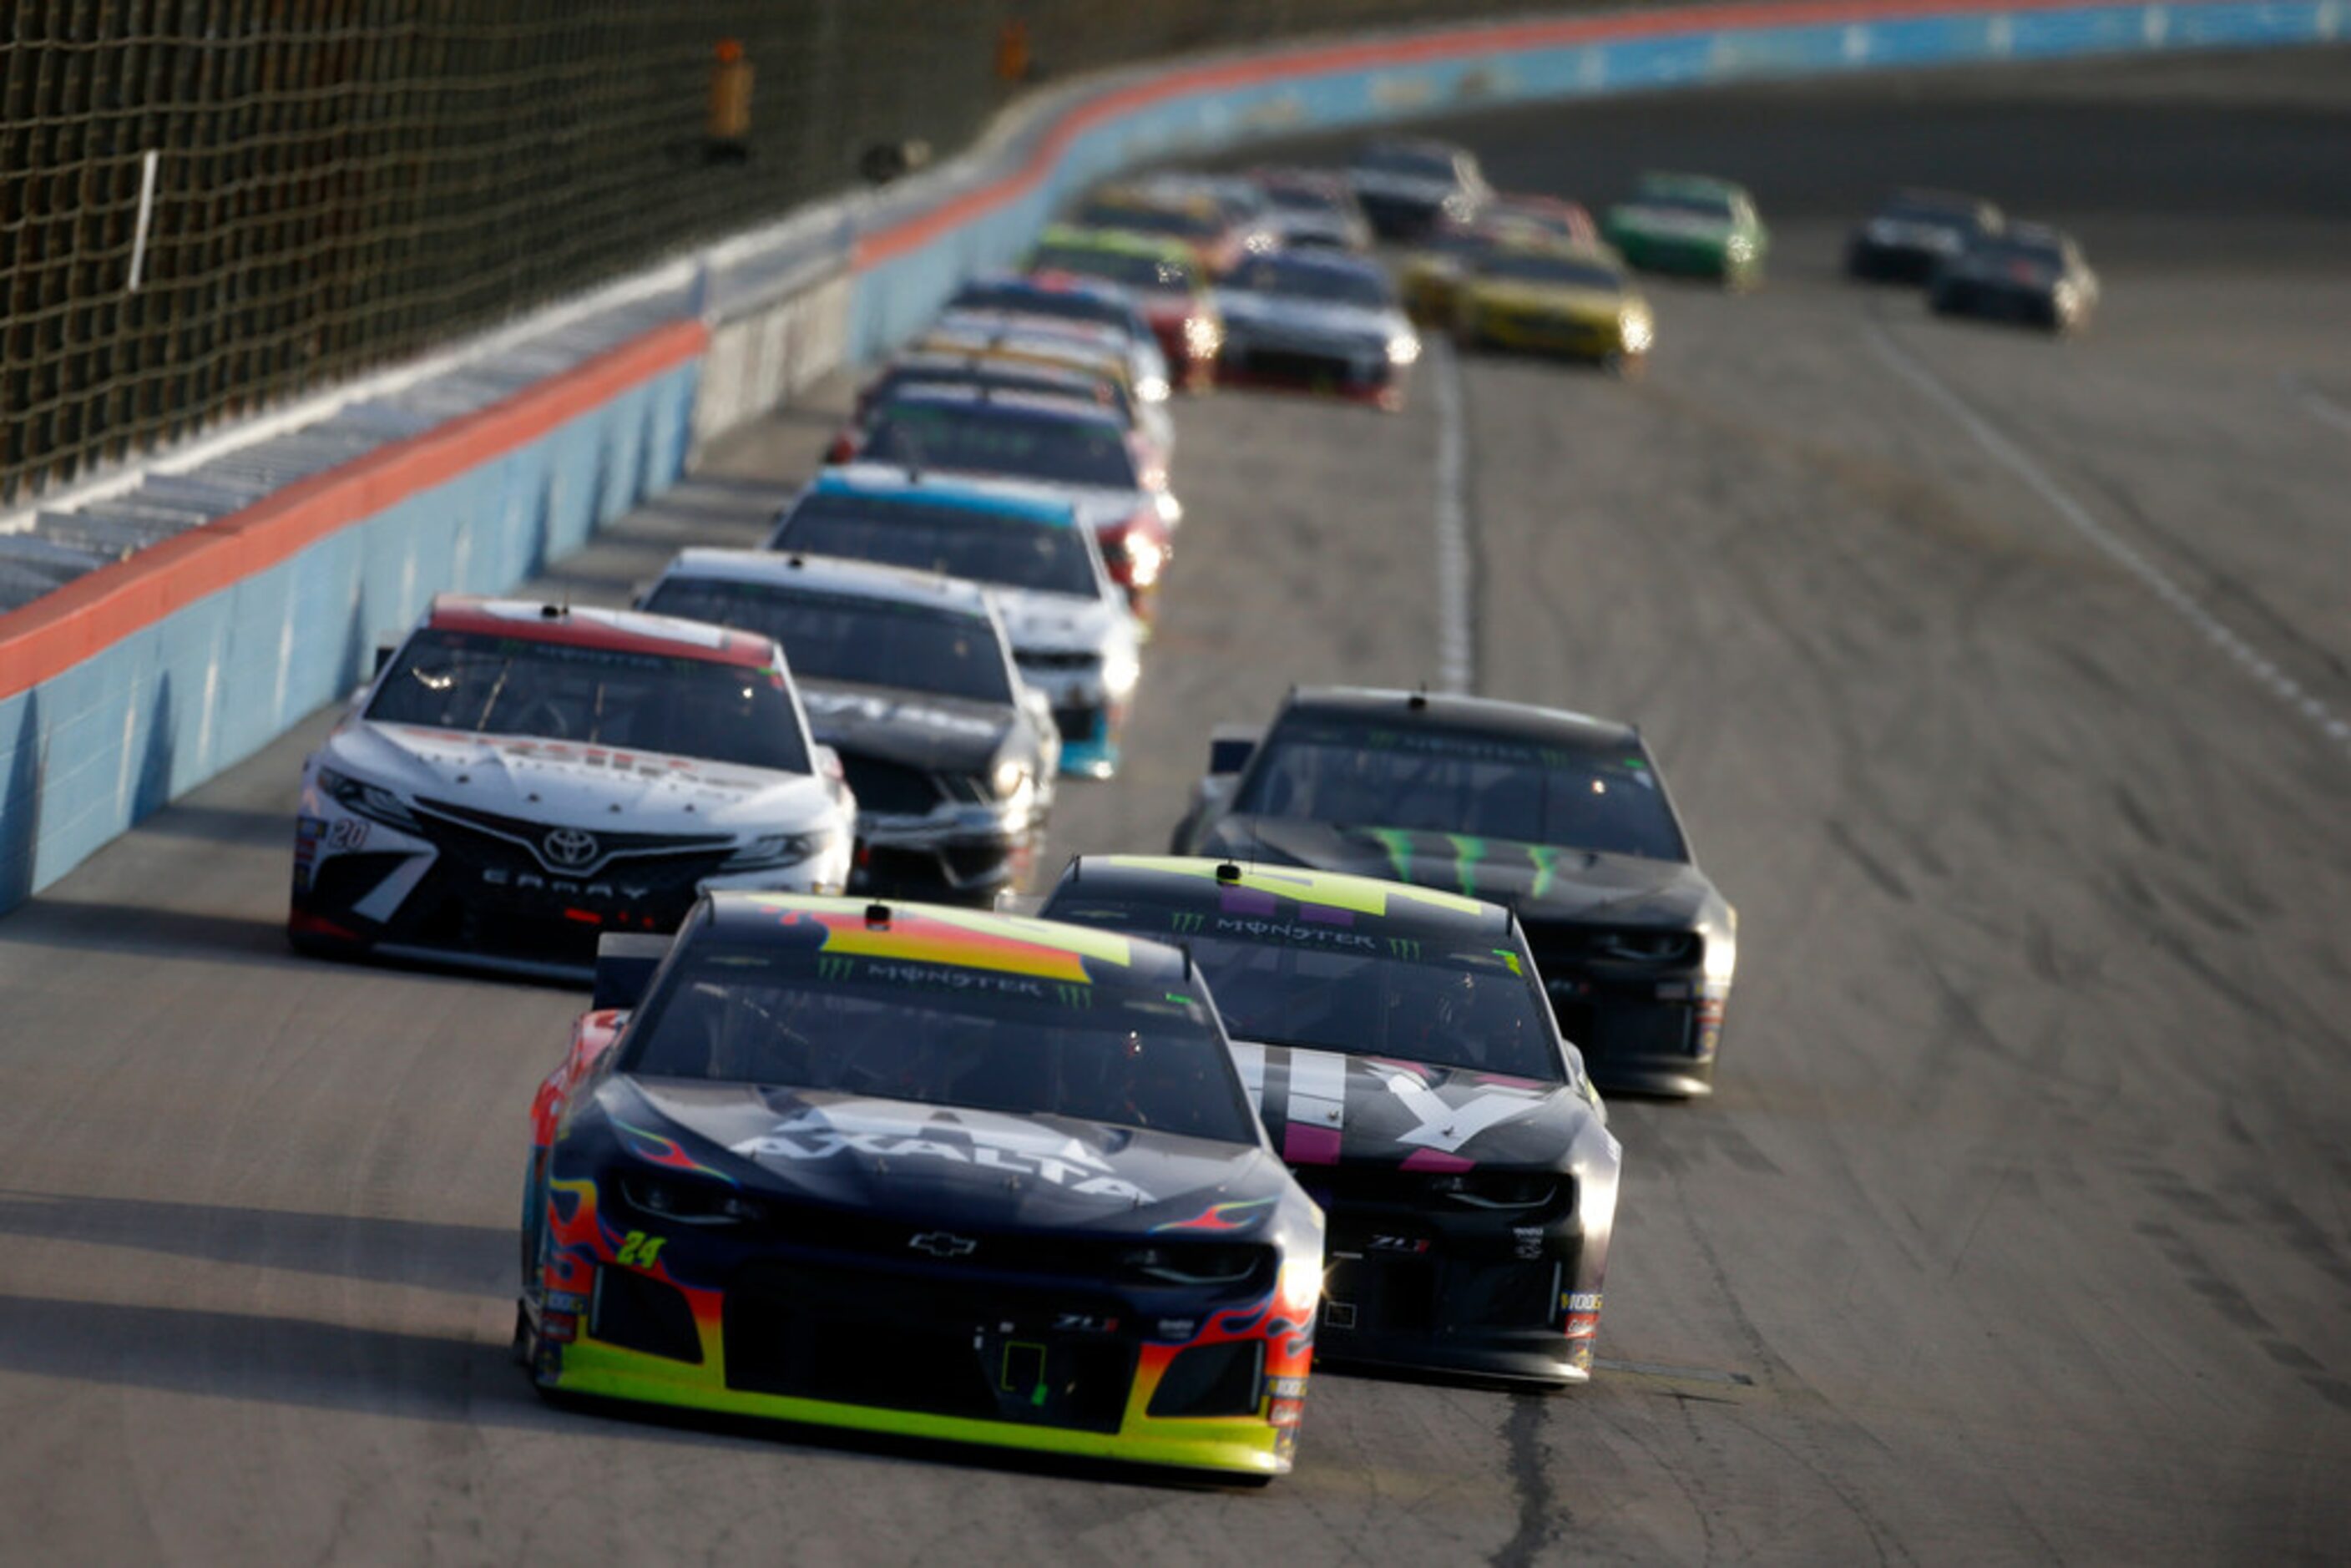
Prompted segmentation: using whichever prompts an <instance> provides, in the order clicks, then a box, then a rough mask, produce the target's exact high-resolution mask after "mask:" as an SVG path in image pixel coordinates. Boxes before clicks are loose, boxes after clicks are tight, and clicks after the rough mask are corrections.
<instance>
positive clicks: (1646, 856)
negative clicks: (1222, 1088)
mask: <svg viewBox="0 0 2351 1568" xmlns="http://www.w3.org/2000/svg"><path fill="white" fill-rule="evenodd" d="M1174 846H1175V852H1177V853H1179V854H1207V855H1226V856H1233V857H1238V858H1240V859H1244V860H1247V861H1249V862H1251V863H1253V864H1257V865H1302V866H1312V867H1316V868H1318V869H1322V870H1327V871H1345V872H1353V873H1360V874H1364V875H1371V876H1384V877H1392V878H1394V879H1395V880H1396V881H1398V882H1408V883H1416V884H1417V885H1420V886H1424V887H1437V888H1443V889H1445V890H1447V891H1448V892H1453V893H1458V894H1464V895H1465V896H1468V897H1472V898H1485V899H1492V900H1494V901H1496V902H1499V903H1507V904H1510V905H1511V907H1513V908H1514V909H1515V910H1516V911H1517V912H1518V917H1519V922H1520V925H1522V926H1523V927H1524V928H1525V931H1526V936H1527V942H1528V945H1529V946H1531V948H1532V949H1533V952H1534V958H1535V964H1536V967H1538V969H1539V970H1540V971H1541V975H1542V979H1543V988H1544V990H1545V991H1546V992H1547V993H1548V994H1549V996H1550V997H1551V1001H1552V1010H1553V1011H1554V1012H1555V1013H1556V1014H1557V1015H1558V1018H1559V1023H1560V1028H1561V1029H1562V1031H1564V1032H1565V1034H1566V1036H1567V1038H1568V1039H1569V1040H1573V1041H1574V1042H1575V1044H1576V1045H1577V1046H1578V1047H1579V1048H1580V1050H1581V1051H1582V1053H1583V1063H1584V1066H1585V1068H1586V1070H1587V1071H1590V1073H1591V1074H1592V1077H1593V1080H1594V1081H1595V1082H1598V1083H1599V1084H1600V1085H1601V1086H1602V1087H1603V1088H1621V1089H1628V1090H1633V1091H1635V1092H1643V1093H1649V1094H1659V1095H1667V1096H1675V1097H1688V1096H1693V1095H1700V1094H1707V1093H1710V1092H1712V1090H1713V1082H1714V1066H1715V1057H1716V1053H1717V1051H1718V1048H1719V1046H1720V1044H1721V1039H1722V1020H1723V1011H1724V1009H1725V1007H1726V1005H1727V1004H1728V1002H1729V996H1730V984H1731V979H1732V976H1733V973H1734V970H1735V968H1736V967H1737V964H1738V957H1739V925H1738V915H1737V914H1736V912H1735V911H1733V910H1732V908H1731V906H1730V904H1729V903H1728V902H1727V901H1726V900H1725V899H1724V898H1723V896H1722V894H1720V893H1719V892H1717V891H1716V889H1715V886H1714V883H1711V882H1709V881H1708V879H1707V876H1706V873H1703V872H1701V871H1700V870H1698V865H1697V863H1696V862H1695V861H1694V860H1693V859H1692V858H1691V854H1690V848H1689V841H1688V839H1687V836H1686V835H1685V834H1684V832H1683V831H1682V825H1681V820H1680V818H1679V817H1678V815H1677V813H1676V812H1675V810H1674V804H1673V800H1672V798H1671V797H1670V796H1668V795H1667V792H1666V787H1665V782H1664V780H1663V779H1660V778H1659V777H1658V770H1657V764H1656V758H1653V757H1651V756H1650V754H1649V749H1648V747H1646V745H1644V744H1643V743H1642V740H1641V737H1640V733H1639V732H1638V731H1637V730H1634V729H1632V728H1629V727H1626V726H1624V725H1621V724H1612V723H1609V722H1607V721H1605V720H1602V719H1596V718H1590V717H1587V716H1583V715H1582V714H1573V713H1565V712H1561V711H1558V710H1555V709H1551V708H1541V707H1531V706H1525V705H1522V704H1519V703H1505V702H1495V701H1491V700H1489V699H1485V698H1479V697H1465V696H1438V695H1430V694H1427V693H1423V692H1394V691H1375V690H1368V689H1364V688H1358V687H1322V688H1301V689H1298V690H1294V691H1292V692H1291V693H1290V697H1289V699H1288V700H1287V701H1286V702H1285V703H1284V704H1283V705H1282V707H1281V711H1280V713H1279V714H1278V715H1277V716H1275V718H1274V721H1273V725H1272V727H1271V728H1270V729H1269V730H1267V731H1266V732H1265V735H1264V737H1263V739H1262V740H1261V741H1259V740H1258V739H1257V738H1256V737H1254V736H1247V737H1244V736H1241V735H1238V734H1234V733H1231V732H1226V733H1222V734H1220V735H1219V736H1218V737H1217V740H1216V741H1215V743H1214V744H1213V745H1212V747H1211V748H1210V756H1209V776H1208V777H1207V779H1203V780H1201V782H1200V784H1199V785H1198V786H1197V788H1196V789H1195V791H1194V794H1193V799H1192V804H1191V809H1190V810H1189V811H1188V812H1187V813H1186V817H1185V819H1184V821H1182V822H1181V823H1180V824H1179V825H1178V826H1177V828H1176V830H1175V837H1174Z"/></svg>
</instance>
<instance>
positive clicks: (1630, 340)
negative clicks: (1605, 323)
mask: <svg viewBox="0 0 2351 1568" xmlns="http://www.w3.org/2000/svg"><path fill="white" fill-rule="evenodd" d="M1616 329H1617V331H1618V332H1619V333H1620V334H1621V335H1622V336H1623V339H1624V342H1625V352H1626V353H1628V354H1646V353H1647V352H1648V351H1649V343H1650V340H1651V339H1652V338H1653V337H1655V335H1656V328H1655V327H1654V326H1653V325H1652V323H1651V322H1650V320H1649V313H1648V312H1647V311H1646V310H1644V309H1642V308H1640V307H1639V306H1637V305H1627V306H1626V307H1625V308H1624V310H1623V311H1621V312H1620V313H1619V314H1618V315H1617V318H1616Z"/></svg>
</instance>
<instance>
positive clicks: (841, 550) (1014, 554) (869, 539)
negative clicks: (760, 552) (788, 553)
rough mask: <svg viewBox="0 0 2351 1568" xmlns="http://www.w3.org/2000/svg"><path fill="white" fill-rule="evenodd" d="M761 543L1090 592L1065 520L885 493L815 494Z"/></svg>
mask: <svg viewBox="0 0 2351 1568" xmlns="http://www.w3.org/2000/svg"><path fill="white" fill-rule="evenodd" d="M768 548H769V549H781V550H806V551H807V552H808V553H809V554H810V555H830V556H843V557H846V558H848V559H852V560H878V561H881V562H883V563H884V564H885V565H889V566H911V567H914V568H915V569H917V570H922V571H936V572H943V573H945V574H946V576H948V577H960V578H965V579H967V580H970V581H973V582H987V583H994V584H996V585H998V587H1003V588H1024V589H1029V590H1032V591H1037V592H1041V593H1074V594H1080V595H1082V596H1083V597H1085V598H1087V599H1092V598H1095V597H1097V595H1098V593H1099V588H1098V586H1097V583H1096V580H1095V577H1094V566H1093V562H1092V561H1091V560H1089V559H1087V558H1086V541H1085V537H1084V536H1083V535H1081V533H1079V532H1078V530H1077V528H1075V527H1074V526H1072V525H1069V524H1063V523H1055V522H1049V521H1046V520H1044V519H1042V518H1038V517H1027V516H1023V515H1021V514H1019V513H1011V512H994V511H989V510H987V509H986V508H984V507H962V506H956V505H952V504H939V503H926V502H924V501H921V500H903V499H900V498H898V497H889V496H853V495H815V496H810V497H808V498H807V499H805V500H803V501H802V502H800V504H799V506H797V507H793V508H792V511H791V515H790V516H789V517H786V518H785V519H784V523H783V527H782V528H779V529H778V530H777V533H776V537H775V538H774V539H772V540H770V541H769V544H768Z"/></svg>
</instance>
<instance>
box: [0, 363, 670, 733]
mask: <svg viewBox="0 0 2351 1568" xmlns="http://www.w3.org/2000/svg"><path fill="white" fill-rule="evenodd" d="M708 341H709V332H708V331H707V330H706V329H705V328H704V326H703V325H702V323H701V322H699V321H676V322H672V323H670V324H668V325H666V326H663V327H656V328H655V329H653V330H652V331H650V332H647V333H644V334H643V336H641V337H636V338H632V339H631V340H628V341H627V342H625V343H622V344H621V345H620V346H619V347H617V348H613V349H610V350H606V351H604V352H603V353H601V354H599V355H597V356H596V357H595V358H594V359H592V360H590V361H587V362H586V363H585V364H582V365H580V366H579V367H578V368H577V369H575V370H572V371H567V372H565V373H564V374H562V375H559V376H556V377H552V378H550V379H549V380H547V381H544V382H539V383H538V384H537V385H535V386H531V387H528V388H525V389H524V390H523V391H521V392H517V393H515V394H514V395H513V396H512V397H509V398H507V399H506V400H504V401H503V402H496V403H493V404H491V405H490V406H489V407H487V408H486V409H482V410H479V411H477V412H476V413H470V414H467V415H465V416H464V417H463V418H460V419H455V420H452V421H450V422H449V423H446V424H443V425H437V426H435V427H434V428H433V429H431V430H428V431H426V432H424V433H423V434H421V435H414V436H411V437H409V438H408V439H407V440H405V441H399V442H394V443H393V444H391V445H388V446H385V447H382V448H380V449H379V450H377V451H374V452H371V453H369V454H367V455H365V456H363V457H355V458H353V459H352V460H351V461H350V462H349V463H345V464H343V465H340V466H339V467H334V468H329V469H328V470H327V471H326V472H325V473H323V474H314V475H312V476H310V477H309V478H308V479H303V480H300V481H298V482H297V483H295V484H292V485H289V486H286V487H285V488H284V489H282V490H278V491H276V492H274V493H273V494H271V495H269V496H268V497H265V498H263V499H262V500H259V501H256V502H255V503H254V504H253V505H252V506H250V507H246V508H245V509H244V510H242V511H237V512H232V513H230V514H229V515H228V516H227V517H220V518H216V519H215V520H214V521H212V522H209V523H206V524H204V525H203V526H202V527H200V528H190V529H189V530H188V531H187V532H185V533H183V534H175V535H173V536H172V538H168V539H165V540H164V541H162V543H161V544H158V545H155V546H153V547H152V549H143V550H141V551H140V552H139V553H138V554H137V555H134V556H132V557H131V558H130V559H127V560H120V561H116V562H114V563H113V564H111V565H109V566H102V567H100V568H99V569H98V570H96V571H93V572H90V573H89V574H88V575H86V576H83V577H78V578H76V579H75V580H73V581H71V582H69V583H68V584H66V585H65V586H64V587H63V588H60V589H58V590H57V591H55V592H54V593H48V594H44V595H43V596H42V597H40V598H38V599H37V600H35V601H32V602H31V603H30V604H27V605H25V606H24V607H23V608H21V609H18V610H14V611H11V612H8V613H7V614H6V615H0V701H5V699H7V698H9V697H12V696H15V695H17V694H18V693H19V692H24V691H28V690H30V689H31V688H33V687H34V686H37V685H40V684H41V683H42V682H44V681H47V680H48V679H50V678H51V677H53V676H56V675H58V674H63V673H64V672H66V671H67V670H69V669H71V668H73V667H74V666H75V665H76V664H80V663H81V662H82V661H83V660H84V659H87V658H89V657H90V656H91V655H92V654H94V653H100V652H102V651H104V650H105V649H107V648H109V647H111V646H112V645H113V644H115V643H119V642H120V641H122V640H123V639H124V638H126V637H129V636H131V634H133V633H134V632H141V631H144V630H145V629H146V628H148V627H150V626H152V625H154V624H155V623H156V622H159V621H162V619H163V618H164V617H166V616H168V615H171V614H172V613H173V612H176V611H178V610H181V609H183V608H184V607H186V606H187V605H189V604H193V603H194V602H195V601H198V600H200V599H203V598H205V597H206V596H208V595H210V594H214V593H217V592H219V591H221V590H223V589H225V588H229V587H233V586H234V585H235V584H236V583H239V582H242V581H244V580H246V579H247V578H249V577H252V576H254V575H255V574H256V573H258V572H262V571H266V570H268V569H269V568H271V567H273V566H276V565H277V564H278V563H279V562H280V561H283V560H286V559H288V558H289V557H291V556H293V555H295V554H296V553H298V551H300V550H302V549H306V548H307V547H308V546H310V545H312V544H315V543H317V542H318V541H319V540H320V539H322V538H326V537H327V536H328V535H329V534H332V533H335V532H338V531H339V530H340V529H343V528H350V526H351V525H352V524H354V523H357V522H360V521H361V520H363V519H365V518H367V517H373V516H375V515H376V514H377V513H379V512H382V511H385V510H387V509H388V508H390V507H394V506H397V505H398V504H400V503H401V502H402V501H404V500H406V499H407V498H408V497H412V496H414V495H417V494H419V493H421V492H423V491H425V490H429V489H431V488H432V487H433V486H436V485H440V484H443V483H444V482H446V481H448V480H450V479H454V478H455V477H456V476H458V475H460V474H463V473H465V472H466V471H467V470H468V469H472V468H475V467H478V466H480V465H482V464H485V463H487V462H490V461H491V460H493V459H495V458H497V457H501V456H504V455H506V454H507V453H509V452H512V451H514V450H516V449H517V447H521V446H524V445H527V444H529V443H531V442H533V441H536V440H537V439H538V438H539V437H540V436H542V435H545V434H547V433H548V432H549V431H551V430H553V429H555V428H556V427H557V426H558V425H560V424H563V423H566V422H568V421H569V420H571V419H574V418H577V417H578V416H579V415H580V414H583V413H587V412H589V411H590V409H593V408H595V407H597V406H598V405H599V404H601V403H603V402H609V401H610V400H611V399H612V398H614V397H617V396H619V395H620V394H621V393H622V392H627V391H629V390H630V389H631V388H632V387H635V386H638V385H641V384H642V383H643V382H648V381H651V380H652V379H653V377H655V376H658V375H661V374H663V373H664V372H665V371H670V370H674V369H675V368H676V367H677V366H679V365H682V364H684V363H686V362H687V361H690V360H692V359H694V358H695V356H696V355H698V354H700V353H701V352H702V351H703V350H704V348H705V345H706V344H707V343H708Z"/></svg>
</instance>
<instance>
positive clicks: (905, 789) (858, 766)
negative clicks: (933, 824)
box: [834, 747, 945, 816]
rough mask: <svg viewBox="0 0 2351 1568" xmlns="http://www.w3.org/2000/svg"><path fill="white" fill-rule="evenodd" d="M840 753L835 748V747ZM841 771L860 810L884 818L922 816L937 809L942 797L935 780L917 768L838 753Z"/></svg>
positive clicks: (847, 753) (847, 752)
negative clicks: (876, 813) (872, 812)
mask: <svg viewBox="0 0 2351 1568" xmlns="http://www.w3.org/2000/svg"><path fill="white" fill-rule="evenodd" d="M834 749H835V750H836V751H840V748H839V747H834ZM840 755H841V772H842V773H843V774H844V775H846V776H847V778H848V779H849V788H850V789H852V790H853V791H854V792H855V793H856V796H857V809H858V810H860V811H876V812H880V813H881V814H883V815H884V816H922V815H925V814H927V813H929V812H931V811H934V810H937V809H938V807H939V804H940V802H941V801H942V800H944V799H945V797H944V796H943V795H942V794H941V793H940V791H939V785H938V780H937V779H934V778H933V777H932V776H931V775H930V774H929V773H927V772H925V771H924V770H923V769H922V768H909V767H907V766H906V765H905V764H904V763H903V762H889V761H885V760H883V758H878V757H867V756H864V755H862V753H858V752H853V751H841V752H840Z"/></svg>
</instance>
